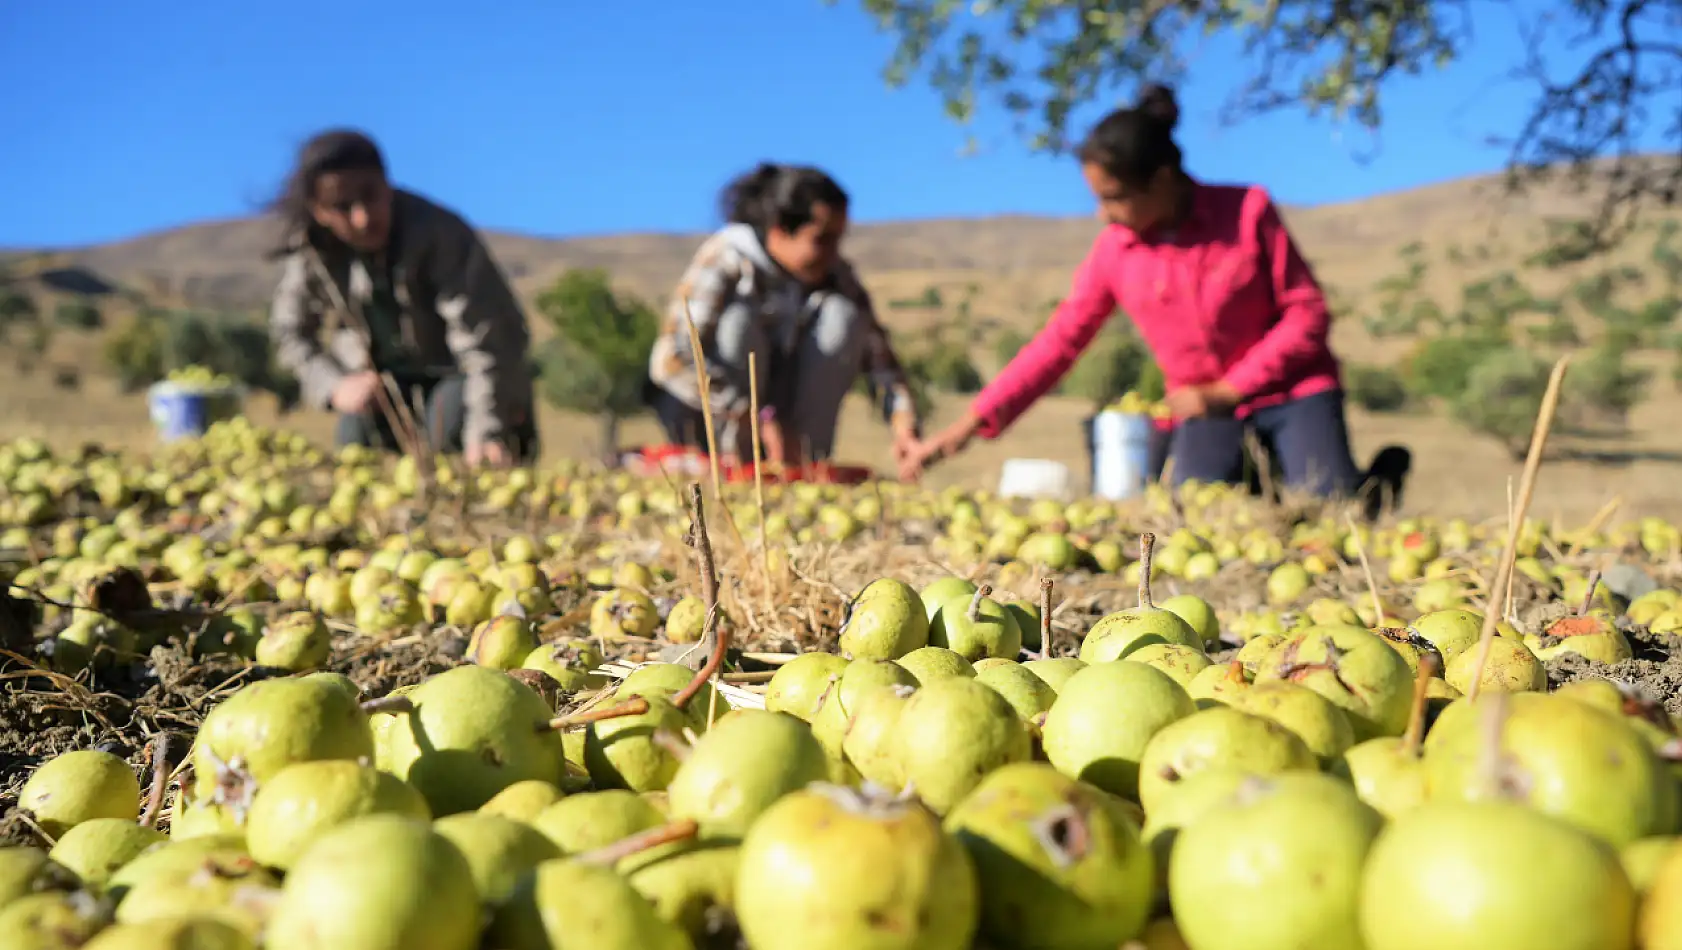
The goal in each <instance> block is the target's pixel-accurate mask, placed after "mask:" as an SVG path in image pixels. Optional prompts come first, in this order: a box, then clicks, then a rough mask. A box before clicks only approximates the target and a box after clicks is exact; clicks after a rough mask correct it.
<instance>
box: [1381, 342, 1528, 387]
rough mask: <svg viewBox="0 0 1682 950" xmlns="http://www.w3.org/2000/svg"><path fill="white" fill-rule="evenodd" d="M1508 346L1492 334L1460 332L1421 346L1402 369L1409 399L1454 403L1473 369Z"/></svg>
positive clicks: (1414, 351)
mask: <svg viewBox="0 0 1682 950" xmlns="http://www.w3.org/2000/svg"><path fill="white" fill-rule="evenodd" d="M1508 345H1509V344H1508V343H1507V341H1506V340H1505V339H1503V338H1502V337H1499V336H1496V335H1494V334H1483V333H1464V332H1462V333H1453V334H1446V335H1444V336H1438V337H1432V338H1431V339H1428V340H1425V341H1423V342H1421V343H1420V344H1419V345H1418V346H1416V347H1415V348H1414V350H1413V352H1412V353H1411V354H1410V355H1409V356H1408V358H1407V360H1406V361H1405V362H1404V363H1403V365H1402V379H1403V382H1404V383H1405V384H1406V387H1407V391H1408V394H1409V396H1410V397H1411V398H1414V399H1421V400H1424V399H1439V400H1442V401H1444V402H1454V401H1455V400H1457V399H1459V398H1460V394H1461V393H1462V392H1464V391H1465V389H1466V386H1467V384H1468V381H1469V379H1470V378H1471V374H1472V370H1473V368H1474V367H1476V366H1477V365H1478V364H1480V363H1482V362H1483V361H1484V359H1485V358H1487V357H1489V356H1490V355H1491V354H1494V353H1497V352H1501V351H1503V350H1505V349H1507V348H1508Z"/></svg>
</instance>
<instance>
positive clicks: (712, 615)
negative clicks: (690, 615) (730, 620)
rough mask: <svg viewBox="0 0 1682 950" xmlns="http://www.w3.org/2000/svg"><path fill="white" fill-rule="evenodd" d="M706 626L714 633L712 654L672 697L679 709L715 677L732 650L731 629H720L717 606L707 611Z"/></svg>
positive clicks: (703, 638)
mask: <svg viewBox="0 0 1682 950" xmlns="http://www.w3.org/2000/svg"><path fill="white" fill-rule="evenodd" d="M706 626H707V629H709V630H710V631H711V632H712V635H713V652H712V656H710V657H708V658H707V662H706V665H704V666H702V667H701V668H700V669H699V670H696V671H695V678H694V679H691V680H690V681H689V685H687V686H685V687H684V688H683V689H681V690H679V691H678V692H677V695H675V696H673V697H672V705H674V706H676V707H677V708H679V709H682V708H684V707H685V706H688V705H689V701H690V700H692V699H694V698H695V695H696V694H697V693H699V692H700V691H701V687H702V686H705V685H706V683H707V680H710V679H712V678H713V676H714V674H716V673H717V672H718V670H719V667H721V666H723V665H724V656H725V654H726V653H728V652H729V651H730V631H729V629H723V630H720V629H718V608H717V607H716V606H714V607H713V608H712V609H711V610H708V611H707V622H706ZM701 642H702V643H705V642H706V635H705V634H703V635H702V636H701ZM709 718H710V711H709Z"/></svg>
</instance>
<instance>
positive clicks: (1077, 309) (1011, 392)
mask: <svg viewBox="0 0 1682 950" xmlns="http://www.w3.org/2000/svg"><path fill="white" fill-rule="evenodd" d="M1102 241H1103V238H1102V237H1100V238H1099V243H1097V244H1094V245H1093V248H1092V251H1091V253H1089V254H1088V255H1087V257H1086V260H1085V261H1083V262H1082V263H1081V265H1080V268H1079V269H1078V270H1076V271H1075V277H1074V282H1073V285H1072V287H1071V288H1070V291H1069V296H1068V297H1066V298H1064V300H1063V302H1062V303H1060V304H1058V305H1057V311H1056V312H1055V313H1053V314H1052V316H1051V319H1050V320H1049V321H1047V322H1046V325H1045V328H1044V329H1042V330H1040V332H1039V333H1038V334H1036V335H1035V336H1034V338H1033V339H1032V340H1030V341H1029V342H1028V345H1027V346H1025V347H1023V348H1022V350H1021V352H1019V353H1017V354H1016V356H1015V357H1013V358H1012V359H1011V361H1010V362H1009V363H1008V364H1006V365H1005V368H1004V369H1002V370H1000V371H999V375H997V376H995V377H993V381H992V382H990V383H988V384H987V388H985V389H983V390H982V391H981V393H980V394H979V395H977V396H976V397H975V401H974V402H973V403H971V404H970V412H971V413H972V414H973V415H974V416H975V418H976V419H978V420H979V426H978V428H977V429H976V430H975V431H976V433H977V434H979V435H981V436H983V437H985V438H989V439H994V438H998V437H999V435H1001V434H1002V433H1003V432H1004V430H1005V429H1007V428H1009V427H1010V425H1011V423H1013V422H1015V421H1016V419H1017V417H1019V416H1021V415H1022V413H1024V412H1026V411H1027V410H1028V407H1029V406H1032V405H1033V404H1034V403H1035V402H1036V401H1037V400H1039V398H1040V397H1041V396H1044V395H1045V394H1046V393H1048V392H1050V391H1051V389H1052V387H1054V386H1056V385H1057V384H1058V382H1059V381H1061V380H1062V379H1063V377H1064V376H1065V375H1067V374H1068V372H1069V368H1070V367H1072V366H1074V365H1075V361H1076V360H1078V359H1079V358H1080V355H1081V354H1082V353H1084V352H1085V351H1086V348H1087V346H1088V345H1089V344H1091V342H1092V338H1093V337H1094V336H1097V335H1098V331H1099V329H1101V328H1102V327H1103V326H1104V322H1105V321H1107V320H1108V319H1109V318H1110V314H1111V313H1113V312H1114V311H1115V294H1114V292H1113V291H1112V290H1111V289H1110V281H1109V275H1108V274H1106V273H1105V271H1104V263H1105V262H1104V258H1103V256H1102V247H1103V245H1102Z"/></svg>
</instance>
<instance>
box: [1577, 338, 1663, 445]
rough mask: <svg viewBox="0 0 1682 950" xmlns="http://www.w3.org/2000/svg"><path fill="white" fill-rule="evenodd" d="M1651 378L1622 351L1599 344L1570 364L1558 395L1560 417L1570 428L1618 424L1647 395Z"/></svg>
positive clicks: (1623, 420) (1621, 422)
mask: <svg viewBox="0 0 1682 950" xmlns="http://www.w3.org/2000/svg"><path fill="white" fill-rule="evenodd" d="M1651 375H1652V374H1651V373H1649V372H1648V371H1646V370H1643V369H1637V368H1635V367H1632V366H1630V365H1629V362H1628V359H1627V358H1626V353H1625V351H1624V350H1623V349H1621V348H1619V347H1617V346H1614V345H1608V344H1606V343H1602V344H1600V345H1599V346H1596V347H1595V348H1594V349H1592V350H1590V351H1589V353H1588V354H1587V355H1585V356H1579V357H1577V358H1576V359H1575V360H1573V361H1572V363H1571V369H1570V371H1569V372H1567V373H1566V374H1565V382H1564V385H1563V387H1562V391H1561V394H1560V407H1561V414H1562V415H1563V416H1564V417H1565V421H1566V422H1567V423H1568V424H1571V425H1577V426H1592V425H1596V424H1598V423H1601V422H1608V421H1609V422H1614V423H1617V424H1620V425H1621V424H1623V423H1624V422H1625V420H1627V418H1628V417H1629V411H1630V410H1631V409H1634V408H1635V407H1636V405H1637V404H1639V403H1640V402H1641V400H1642V399H1643V398H1644V397H1645V396H1646V395H1647V383H1648V380H1649V378H1650V377H1651Z"/></svg>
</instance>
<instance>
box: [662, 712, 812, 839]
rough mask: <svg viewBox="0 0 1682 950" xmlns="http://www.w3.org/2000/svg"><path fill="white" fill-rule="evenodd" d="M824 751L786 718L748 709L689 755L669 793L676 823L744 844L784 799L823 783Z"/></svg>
mask: <svg viewBox="0 0 1682 950" xmlns="http://www.w3.org/2000/svg"><path fill="white" fill-rule="evenodd" d="M827 772H828V766H827V763H826V762H825V759H824V749H823V747H822V746H821V745H819V744H818V740H816V739H814V738H813V737H812V731H811V729H810V728H809V727H808V726H807V725H806V724H805V723H803V722H801V721H800V720H799V719H796V718H794V717H793V716H790V715H788V714H787V713H773V712H765V711H763V710H756V709H743V710H739V711H737V712H735V713H732V714H731V715H729V716H726V717H724V718H723V719H721V720H719V721H718V722H717V723H716V724H715V725H714V726H713V728H712V729H711V730H710V731H709V732H708V733H707V734H706V735H705V736H703V737H701V740H700V742H698V743H697V744H696V745H695V746H694V747H693V748H691V749H690V750H689V753H688V756H687V757H686V758H685V759H684V760H683V763H682V764H681V765H679V766H678V770H677V774H676V775H674V776H673V777H672V781H671V784H670V785H668V786H667V788H666V794H667V797H668V800H669V801H670V803H671V809H670V814H671V817H672V818H673V819H683V818H687V819H691V820H693V821H695V822H696V823H697V825H698V826H699V827H700V831H701V834H703V835H706V836H709V837H727V838H739V837H741V836H742V835H744V834H746V833H747V830H748V828H749V826H751V825H752V823H753V821H754V820H755V819H756V818H758V817H759V816H760V814H762V813H763V812H764V811H765V810H766V809H767V808H769V807H770V806H771V805H773V804H774V803H775V802H776V801H777V800H778V799H779V798H781V797H783V796H784V795H787V794H788V793H790V792H793V791H797V790H799V789H801V788H804V787H805V786H806V785H808V784H809V783H812V782H816V781H820V780H822V779H823V778H824V777H825V776H826V775H827Z"/></svg>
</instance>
